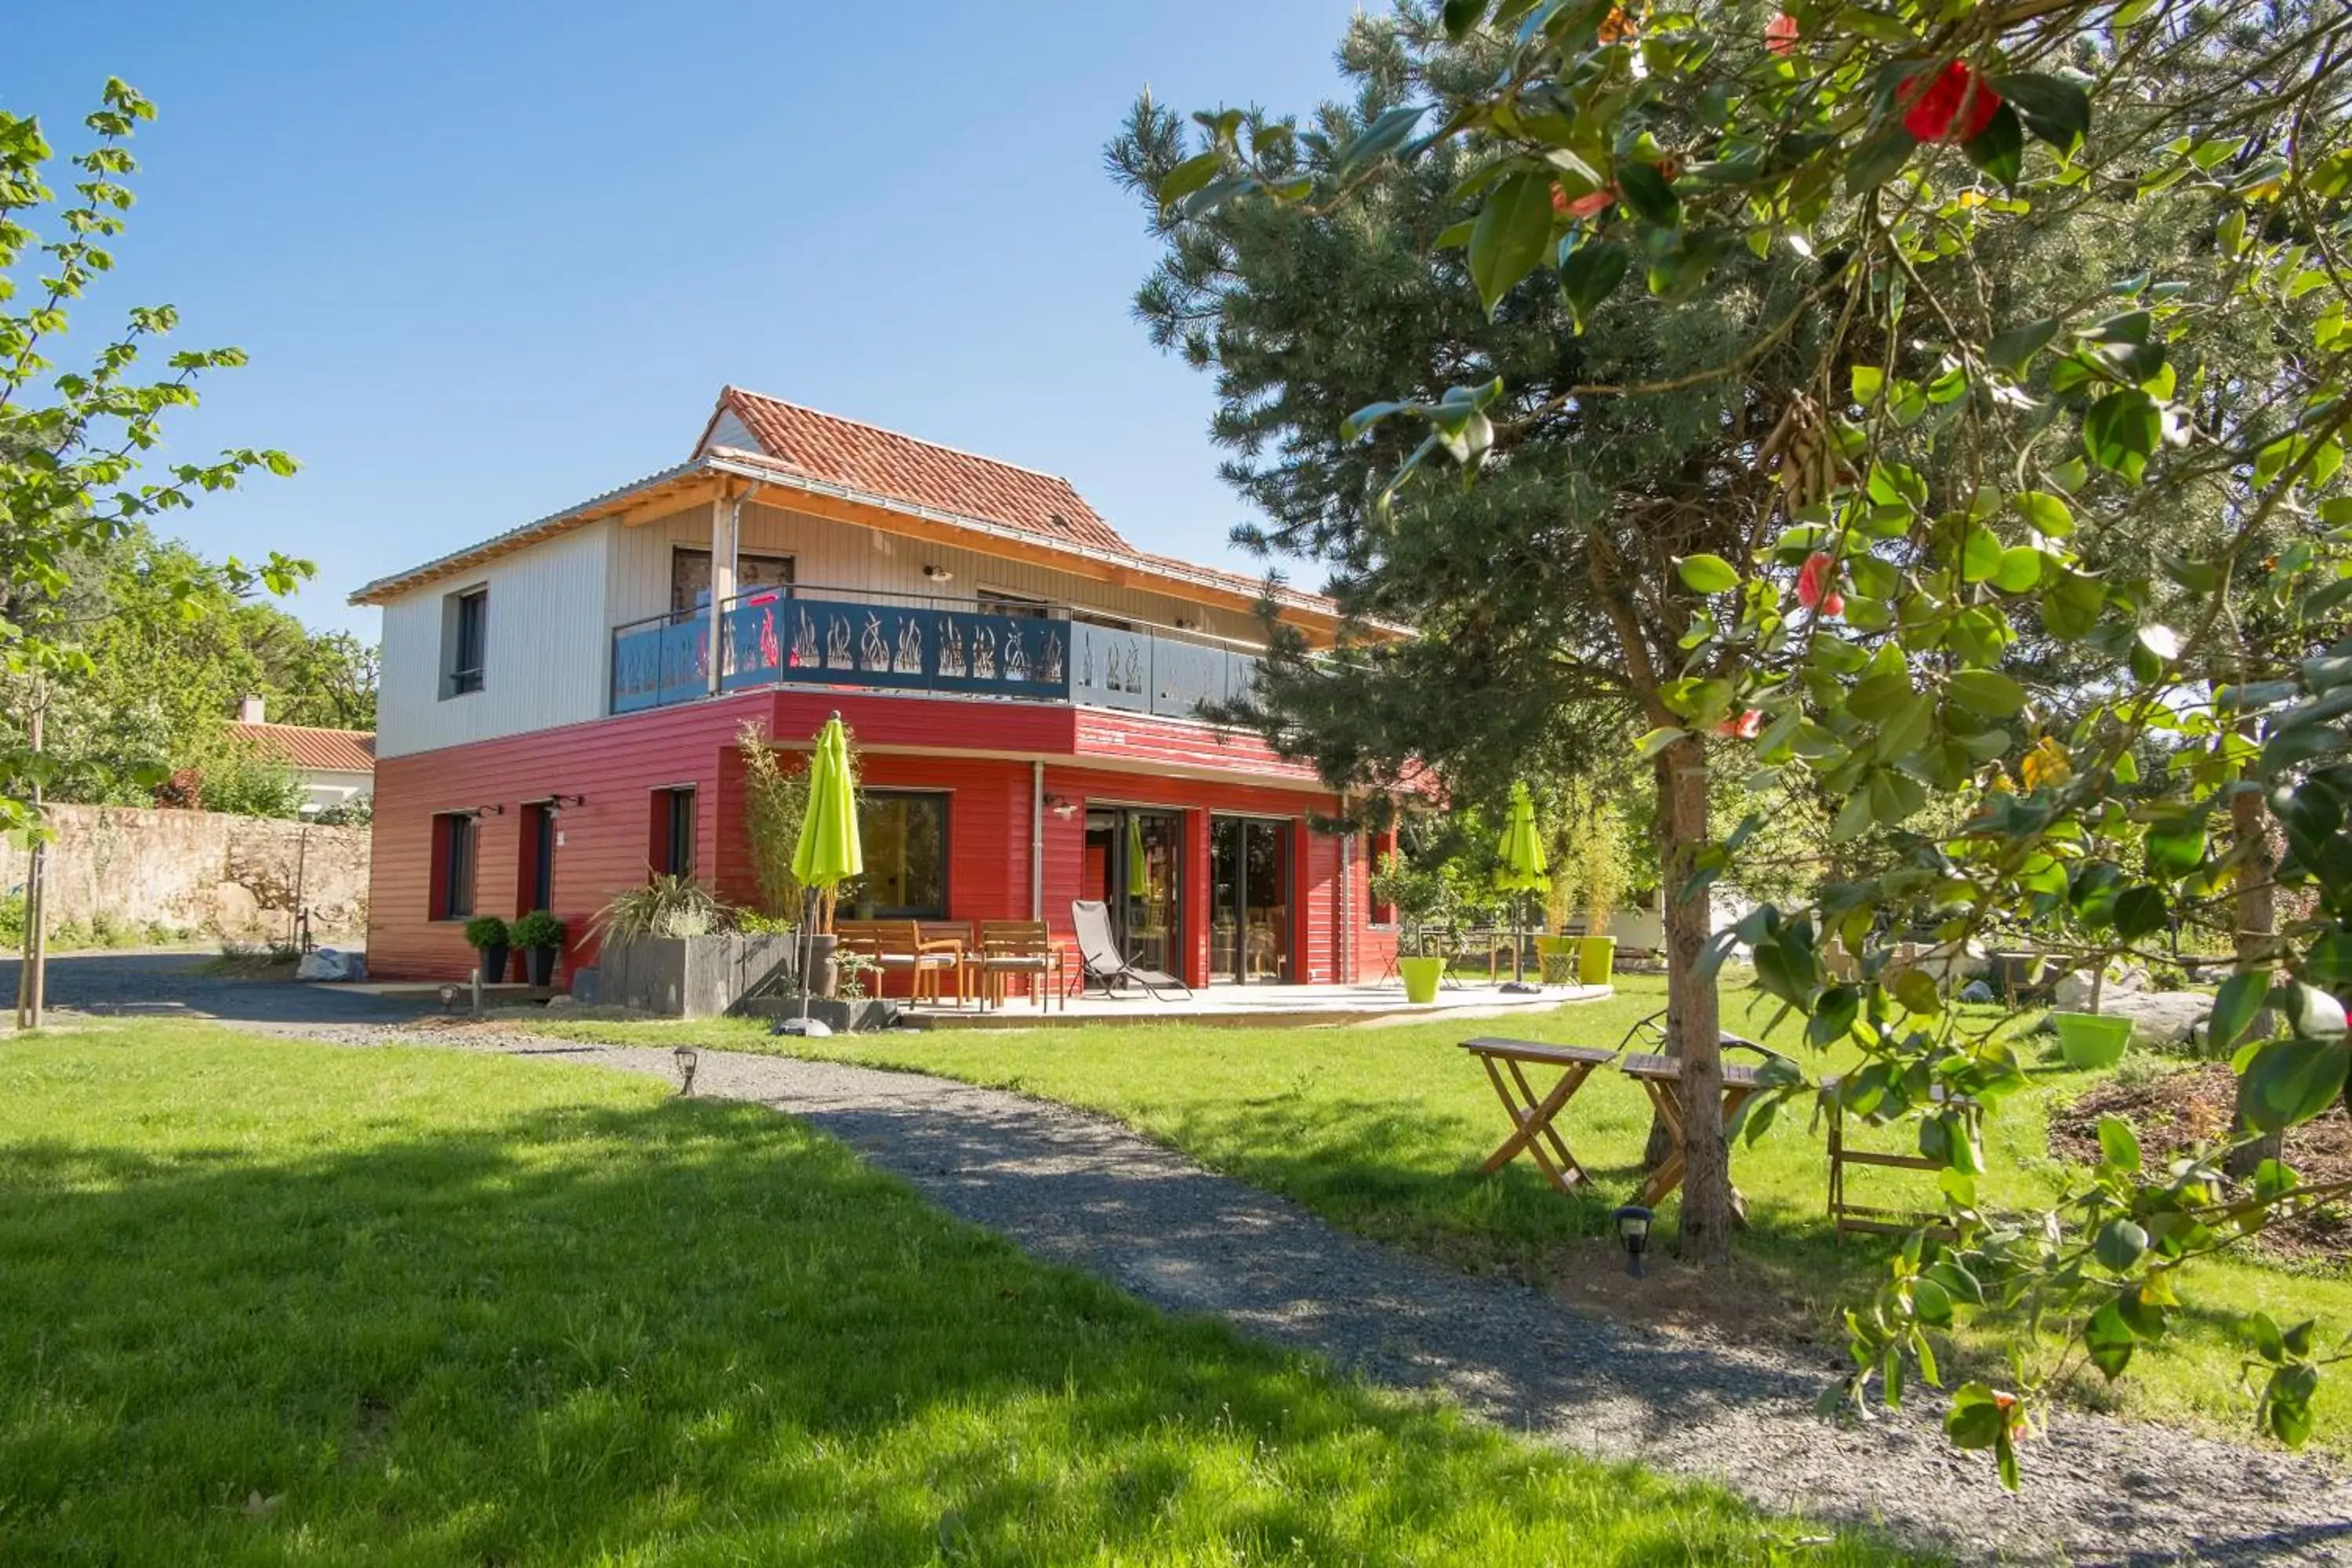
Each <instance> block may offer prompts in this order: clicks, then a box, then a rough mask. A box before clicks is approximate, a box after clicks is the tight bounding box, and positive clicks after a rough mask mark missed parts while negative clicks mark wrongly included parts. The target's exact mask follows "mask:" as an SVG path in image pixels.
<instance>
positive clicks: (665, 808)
mask: <svg viewBox="0 0 2352 1568" xmlns="http://www.w3.org/2000/svg"><path fill="white" fill-rule="evenodd" d="M646 862H647V863H648V864H649V865H651V866H652V867H653V868H654V870H655V871H656V872H657V873H659V874H661V875H664V876H670V877H692V876H693V875H694V789H693V787H692V786H691V785H688V786H685V787H682V788H677V789H657V790H656V791H654V815H653V844H652V849H651V853H649V854H648V855H647V856H646Z"/></svg>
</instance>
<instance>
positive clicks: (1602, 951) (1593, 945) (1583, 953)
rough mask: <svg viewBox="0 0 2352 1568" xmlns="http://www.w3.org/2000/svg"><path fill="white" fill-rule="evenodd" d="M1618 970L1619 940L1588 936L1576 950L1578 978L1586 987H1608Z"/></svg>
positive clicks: (1608, 937)
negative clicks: (1611, 977)
mask: <svg viewBox="0 0 2352 1568" xmlns="http://www.w3.org/2000/svg"><path fill="white" fill-rule="evenodd" d="M1616 968H1617V939H1616V938H1615V937H1613V936H1588V937H1586V938H1585V939H1584V940H1583V943H1582V945H1580V947H1578V948H1577V950H1576V978H1577V980H1578V981H1579V982H1580V983H1581V984H1586V985H1606V984H1609V976H1610V975H1611V974H1612V973H1614V972H1615V971H1616Z"/></svg>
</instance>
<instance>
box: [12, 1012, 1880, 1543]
mask: <svg viewBox="0 0 2352 1568" xmlns="http://www.w3.org/2000/svg"><path fill="white" fill-rule="evenodd" d="M1820 1533H1821V1532H1820V1531H1818V1530H1817V1529H1813V1528H1809V1527H1807V1526H1805V1525H1804V1524H1802V1523H1801V1522H1799V1521H1791V1520H1786V1519H1779V1518H1770V1517H1761V1516H1759V1515H1757V1514H1756V1513H1754V1512H1752V1511H1751V1510H1748V1509H1747V1508H1745V1507H1744V1506H1742V1505H1741V1504H1739V1503H1738V1502H1737V1501H1735V1500H1731V1499H1729V1498H1728V1497H1727V1496H1726V1495H1725V1494H1723V1493H1721V1492H1719V1491H1716V1490H1712V1489H1706V1488H1702V1487H1694V1486H1687V1485H1681V1484H1675V1483H1668V1482H1665V1481H1662V1480H1659V1479H1654V1478H1652V1477H1650V1476H1647V1475H1645V1474H1643V1473H1642V1472H1640V1471H1638V1470H1635V1469H1631V1468H1622V1467H1614V1468H1612V1467H1605V1466H1601V1465H1598V1464H1593V1463H1589V1462H1583V1461H1579V1460H1575V1459H1570V1458H1561V1457H1559V1456H1556V1455H1550V1454H1547V1453H1543V1452H1540V1451H1538V1450H1537V1449H1535V1448H1533V1447H1528V1446H1527V1445H1524V1444H1521V1443H1519V1442H1517V1441H1515V1440H1513V1439H1511V1438H1508V1437H1506V1436H1502V1435H1500V1434H1497V1433H1495V1432H1493V1431H1490V1430H1487V1429H1486V1428H1483V1427H1480V1426H1476V1425H1475V1424H1473V1423H1470V1422H1467V1421H1465V1420H1464V1419H1462V1418H1460V1417H1458V1416H1457V1415H1454V1414H1453V1413H1451V1412H1450V1411H1449V1410H1447V1409H1446V1408H1444V1407H1442V1406H1439V1405H1435V1404H1433V1403H1426V1402H1407V1401H1404V1400H1402V1399H1398V1398H1392V1397H1390V1396H1386V1395H1382V1394H1375V1393H1373V1392H1370V1391H1368V1390H1365V1389H1362V1388H1360V1387H1358V1386H1355V1385H1353V1384H1349V1383H1347V1382H1344V1381H1341V1380H1339V1379H1336V1378H1334V1377H1331V1376H1329V1375H1328V1374H1326V1373H1323V1372H1322V1371H1320V1370H1318V1368H1317V1367H1316V1366H1314V1365H1311V1364H1308V1363H1305V1362H1303V1361H1301V1360H1298V1359H1296V1358H1289V1357H1284V1356H1281V1355H1278V1354H1276V1353H1274V1352H1269V1351H1265V1350H1263V1349H1259V1348H1255V1347H1253V1346H1250V1345H1247V1344H1245V1343H1244V1342H1241V1341H1240V1340H1238V1339H1237V1338H1236V1337H1235V1336H1234V1335H1233V1334H1232V1333H1230V1332H1228V1331H1225V1330H1224V1329H1223V1328H1222V1327H1221V1326H1219V1325H1217V1324H1214V1323H1213V1322H1204V1321H1171V1320H1170V1319H1168V1318H1165V1317H1163V1316H1161V1315H1160V1314H1159V1313H1157V1312H1155V1311H1153V1310H1150V1309H1149V1308H1147V1307H1144V1306H1142V1305H1140V1304H1139V1303H1137V1302H1135V1301H1133V1300H1129V1299H1128V1298H1126V1297H1123V1296H1121V1295H1119V1294H1118V1292H1116V1291H1114V1290H1112V1289H1109V1288H1108V1287H1106V1286H1104V1285H1101V1284H1098V1283H1097V1282H1095V1281H1093V1280H1091V1279H1087V1278H1085V1277H1083V1276H1081V1275H1078V1274H1076V1273H1073V1272H1069V1271H1066V1270H1061V1269H1055V1268H1044V1267H1041V1266H1039V1265H1037V1264H1034V1263H1033V1262H1031V1261H1029V1260H1028V1259H1027V1258H1024V1256H1023V1255H1022V1254H1020V1253H1019V1252H1018V1251H1017V1250H1016V1249H1014V1248H1013V1247H1012V1246H1011V1245H1009V1244H1007V1243H1005V1242H1003V1241H1001V1240H999V1239H997V1238H995V1237H991V1236H989V1235H987V1234H985V1233H982V1232H981V1231H979V1230H976V1229H974V1228H971V1227H970V1226H963V1225H960V1224H958V1223H956V1222H954V1221H951V1220H950V1219H949V1218H947V1217H946V1216H944V1215H941V1214H940V1213H939V1212H938V1211H936V1210H934V1209H932V1208H930V1207H929V1206H928V1205H925V1204H923V1203H922V1202H920V1201H919V1199H917V1198H916V1197H915V1196H914V1195H913V1194H911V1193H910V1192H909V1191H908V1189H907V1188H906V1187H905V1186H903V1185H902V1184H899V1183H898V1182H897V1181H896V1180H895V1179H892V1178H890V1177H887V1176H885V1175H882V1174H878V1173H875V1172H873V1171H871V1170H869V1169H867V1168H866V1167H864V1166H863V1165H861V1164H860V1163H858V1162H857V1161H856V1159H855V1158H854V1157H852V1156H851V1155H850V1154H849V1152H847V1151H845V1149H844V1148H843V1147H842V1146H840V1145H839V1144H837V1143H835V1142H832V1141H830V1140H828V1139H826V1138H824V1137H821V1136H819V1135H817V1134H814V1133H813V1132H811V1131H808V1130H807V1129H805V1128H804V1127H803V1126H801V1125H800V1124H798V1123H796V1122H793V1121H789V1120H787V1119H785V1118H782V1117H780V1116H777V1115H775V1114H773V1113H772V1112H770V1111H768V1110H762V1109H758V1108H753V1107H748V1106H741V1105H730V1104H724V1103H717V1102H707V1101H701V1100H693V1101H679V1100H676V1099H673V1098H669V1097H668V1096H667V1095H666V1094H665V1092H664V1090H663V1089H662V1088H661V1087H660V1086H659V1085H656V1084H654V1083H651V1082H646V1081H638V1080H635V1079H623V1078H620V1077H618V1076H614V1075H607V1074H603V1073H597V1072H589V1071H583V1070H580V1069H579V1068H575V1067H572V1066H567V1065H560V1064H552V1063H545V1062H530V1061H521V1060H515V1059H511V1058H493V1057H469V1056H462V1055H457V1054H454V1053H446V1052H436V1051H429V1050H387V1051H352V1050H342V1049H337V1048H334V1047H323V1046H310V1045H300V1044H293V1043H288V1042H283V1041H270V1040H262V1039H257V1038H251V1037H239V1036H235V1035H231V1034H227V1033H225V1032H219V1031H210V1030H202V1029H197V1028H193V1027H184V1026H158V1025H142V1026H123V1027H119V1028H108V1029H93V1030H89V1031H87V1032H79V1033H73V1034H65V1035H53V1036H49V1037H26V1038H18V1039H15V1040H9V1041H0V1562H7V1563H56V1564H78V1563H194V1562H204V1563H333V1564H345V1563H450V1564H465V1565H467V1568H480V1565H483V1564H503V1565H508V1568H514V1565H519V1564H525V1563H546V1564H567V1565H568V1564H575V1563H605V1564H618V1563H632V1564H636V1563H827V1564H833V1563H860V1564H863V1563H889V1564H898V1563H1037V1564H1043V1563H1153V1564H1178V1563H1244V1562H1246V1563H1314V1564H1340V1563H1372V1562H1380V1563H1457V1562H1458V1563H1594V1564H1601V1563H1611V1564H1626V1565H1633V1564H1641V1565H1651V1564H1659V1565H1663V1564H1667V1563H1684V1562H1691V1561H1706V1562H1723V1563H1779V1562H1801V1563H1809V1564H1810V1563H1891V1562H1900V1561H1908V1559H1905V1558H1901V1557H1898V1556H1895V1555H1891V1554H1889V1553H1887V1552H1884V1551H1882V1550H1880V1549H1877V1548H1874V1547H1872V1546H1870V1545H1868V1544H1866V1543H1861V1542H1854V1541H1853V1540H1851V1539H1847V1538H1840V1539H1839V1540H1837V1541H1836V1542H1833V1543H1831V1544H1828V1545H1817V1544H1799V1543H1798V1542H1799V1538H1800V1537H1801V1536H1806V1535H1818V1534H1820Z"/></svg>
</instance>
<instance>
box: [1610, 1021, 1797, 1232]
mask: <svg viewBox="0 0 2352 1568" xmlns="http://www.w3.org/2000/svg"><path fill="white" fill-rule="evenodd" d="M1617 1065H1618V1066H1619V1068H1622V1070H1623V1071H1624V1074H1625V1076H1626V1077H1627V1078H1630V1079H1633V1081H1634V1082H1636V1083H1638V1084H1640V1085H1641V1086H1642V1087H1643V1089H1645V1090H1647V1091H1648V1093H1649V1096H1650V1104H1651V1105H1652V1106H1653V1107H1654V1108H1655V1109H1656V1110H1657V1113H1658V1120H1659V1121H1662V1122H1664V1124H1665V1129H1666V1135H1667V1136H1668V1137H1669V1138H1671V1139H1672V1140H1673V1141H1674V1148H1673V1149H1672V1150H1671V1151H1670V1152H1668V1153H1667V1155H1666V1157H1665V1160H1664V1163H1661V1164H1660V1165H1659V1166H1658V1168H1657V1169H1656V1170H1654V1171H1653V1172H1651V1173H1650V1179H1649V1180H1648V1181H1646V1182H1643V1184H1642V1194H1641V1196H1640V1197H1638V1198H1636V1199H1635V1200H1634V1201H1635V1202H1636V1203H1638V1204H1640V1205H1642V1206H1643V1208H1653V1209H1654V1208H1656V1207H1657V1206H1658V1203H1659V1200H1660V1199H1662V1198H1664V1196H1665V1195H1666V1194H1668V1193H1671V1192H1673V1191H1674V1190H1675V1188H1676V1187H1679V1186H1681V1185H1682V1184H1683V1172H1684V1170H1685V1165H1686V1162H1685V1159H1684V1156H1683V1098H1682V1082H1683V1063H1682V1058H1680V1057H1663V1056H1649V1055H1637V1056H1630V1057H1627V1058H1625V1059H1624V1060H1623V1061H1622V1062H1620V1063H1618V1064H1617ZM1763 1087H1764V1085H1763V1082H1762V1080H1761V1079H1759V1078H1758V1077H1757V1076H1756V1069H1755V1068H1748V1067H1737V1066H1734V1065H1733V1064H1732V1063H1730V1062H1726V1063H1724V1064H1723V1120H1724V1121H1726V1122H1729V1121H1730V1120H1731V1119H1732V1118H1733V1117H1734V1116H1736V1115H1738V1111H1739V1108H1740V1107H1741V1106H1742V1105H1744V1104H1746V1103H1747V1101H1748V1096H1749V1095H1751V1094H1754V1093H1755V1092H1756V1091H1757V1090H1758V1089H1761V1088H1763ZM1731 1208H1732V1212H1733V1213H1734V1214H1736V1215H1739V1216H1740V1218H1742V1219H1743V1220H1744V1219H1746V1218H1747V1216H1748V1204H1747V1200H1746V1199H1744V1198H1742V1197H1741V1196H1740V1195H1739V1189H1738V1188H1737V1187H1734V1188H1733V1189H1732V1190H1731Z"/></svg>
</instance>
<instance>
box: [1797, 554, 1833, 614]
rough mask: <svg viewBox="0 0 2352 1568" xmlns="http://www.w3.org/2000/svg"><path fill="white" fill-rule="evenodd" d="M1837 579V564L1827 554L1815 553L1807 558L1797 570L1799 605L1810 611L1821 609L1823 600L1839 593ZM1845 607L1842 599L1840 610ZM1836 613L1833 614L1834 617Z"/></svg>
mask: <svg viewBox="0 0 2352 1568" xmlns="http://www.w3.org/2000/svg"><path fill="white" fill-rule="evenodd" d="M1836 578H1837V563H1836V562H1834V561H1832V560H1831V559H1830V558H1829V555H1828V553H1827V552H1823V551H1820V550H1816V551H1814V552H1812V553H1811V555H1808V556H1806V557H1805V563H1804V564H1803V565H1802V566H1800V567H1799V568H1797V603H1799V604H1801V605H1804V606H1805V608H1807V609H1809V610H1818V609H1821V608H1822V602H1823V600H1824V599H1826V598H1827V597H1829V596H1830V595H1833V594H1835V593H1836V592H1837V587H1836ZM1844 607H1845V601H1844V600H1843V599H1840V600H1839V601H1838V608H1839V609H1843V608H1844ZM1835 613H1836V611H1832V612H1831V614H1832V615H1834V614H1835Z"/></svg>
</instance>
